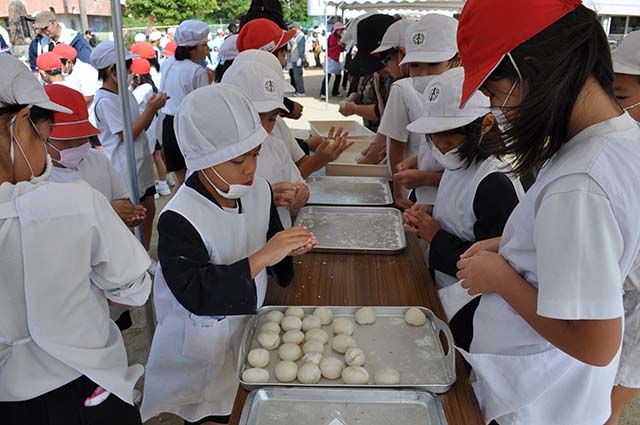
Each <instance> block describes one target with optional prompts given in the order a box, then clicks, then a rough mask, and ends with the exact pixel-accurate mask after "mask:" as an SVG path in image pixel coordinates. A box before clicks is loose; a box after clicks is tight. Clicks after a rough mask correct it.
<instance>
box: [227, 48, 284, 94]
mask: <svg viewBox="0 0 640 425" xmlns="http://www.w3.org/2000/svg"><path fill="white" fill-rule="evenodd" d="M251 62H257V63H261V64H262V65H264V66H266V67H267V68H269V69H272V70H273V72H275V73H277V74H278V75H279V76H280V78H281V79H282V81H284V92H285V93H293V92H294V91H295V89H294V88H293V86H292V85H291V84H289V83H288V82H287V81H286V80H285V79H284V76H283V75H282V65H280V61H279V60H278V59H277V58H276V57H275V55H274V54H273V53H269V52H265V51H264V50H258V49H249V50H244V51H242V52H240V53H239V54H238V56H236V58H235V60H234V61H233V63H234V64H236V63H251Z"/></svg>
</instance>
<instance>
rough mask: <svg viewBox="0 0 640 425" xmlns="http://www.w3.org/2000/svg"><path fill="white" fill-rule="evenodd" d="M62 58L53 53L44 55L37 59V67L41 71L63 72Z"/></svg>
mask: <svg viewBox="0 0 640 425" xmlns="http://www.w3.org/2000/svg"><path fill="white" fill-rule="evenodd" d="M61 59H62V58H61V57H60V56H59V55H56V54H55V53H53V52H46V53H42V54H41V55H40V56H38V57H37V58H36V66H37V67H38V69H39V70H40V71H55V70H62V60H61Z"/></svg>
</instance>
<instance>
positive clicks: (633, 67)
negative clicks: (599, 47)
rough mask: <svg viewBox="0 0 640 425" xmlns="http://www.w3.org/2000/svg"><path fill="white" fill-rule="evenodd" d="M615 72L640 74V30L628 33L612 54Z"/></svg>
mask: <svg viewBox="0 0 640 425" xmlns="http://www.w3.org/2000/svg"><path fill="white" fill-rule="evenodd" d="M611 57H612V58H613V72H615V73H617V74H629V75H640V31H634V32H630V33H629V34H627V36H626V37H625V38H624V39H623V40H622V43H620V45H619V46H618V48H617V49H615V50H614V51H613V53H612V54H611Z"/></svg>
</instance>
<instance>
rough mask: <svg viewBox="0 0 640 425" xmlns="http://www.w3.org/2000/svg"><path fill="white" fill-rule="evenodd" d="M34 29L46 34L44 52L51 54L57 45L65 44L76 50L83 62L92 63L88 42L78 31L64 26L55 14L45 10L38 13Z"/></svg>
mask: <svg viewBox="0 0 640 425" xmlns="http://www.w3.org/2000/svg"><path fill="white" fill-rule="evenodd" d="M34 28H36V29H37V30H40V31H42V32H43V33H44V34H45V37H44V38H43V39H42V40H41V42H40V43H41V45H42V51H43V52H51V51H53V49H54V47H55V46H56V44H58V43H65V44H68V45H70V46H71V47H73V48H74V49H76V51H77V52H78V58H79V59H80V60H81V61H82V62H85V63H89V62H90V61H91V47H90V46H89V43H88V42H87V40H86V39H85V38H84V37H83V35H82V34H80V33H79V32H78V31H75V30H72V29H70V28H66V27H65V26H63V25H62V24H61V23H60V22H59V21H58V18H56V15H55V14H54V13H53V12H50V11H48V10H43V11H42V12H40V13H38V15H37V16H36V20H35V22H34Z"/></svg>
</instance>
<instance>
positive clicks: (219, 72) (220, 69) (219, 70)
mask: <svg viewBox="0 0 640 425" xmlns="http://www.w3.org/2000/svg"><path fill="white" fill-rule="evenodd" d="M231 65H233V59H231V60H228V61H224V62H220V63H219V64H218V66H216V71H215V79H214V80H215V82H216V83H219V82H220V81H222V76H223V75H224V73H225V72H226V71H227V69H229V67H230V66H231Z"/></svg>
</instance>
